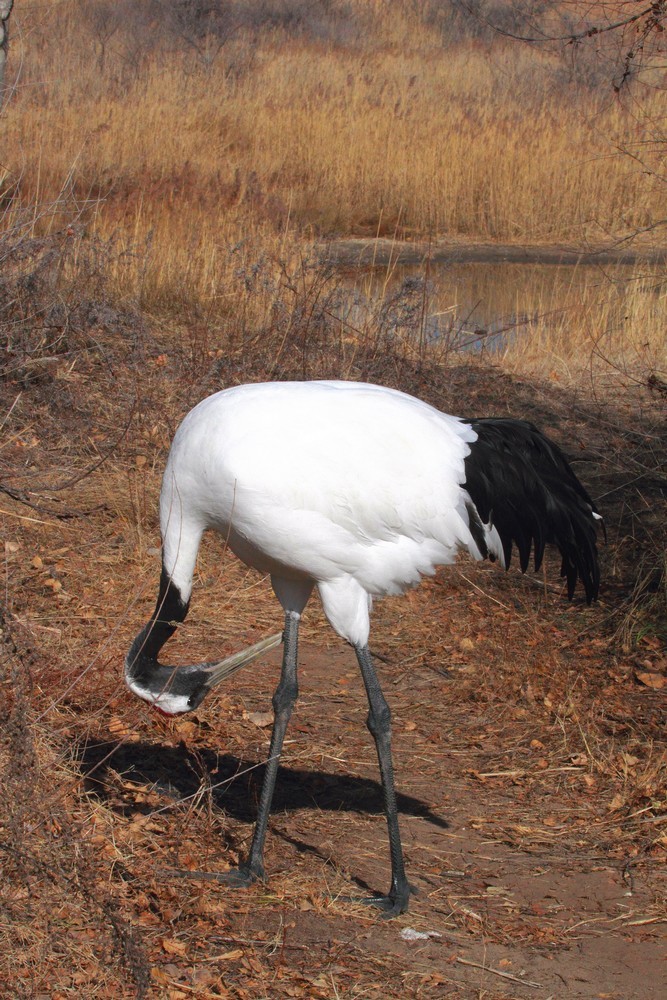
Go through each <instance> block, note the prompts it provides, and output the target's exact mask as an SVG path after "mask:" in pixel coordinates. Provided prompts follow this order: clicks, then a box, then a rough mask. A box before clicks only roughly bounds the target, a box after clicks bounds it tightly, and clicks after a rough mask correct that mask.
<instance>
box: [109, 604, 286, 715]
mask: <svg viewBox="0 0 667 1000" xmlns="http://www.w3.org/2000/svg"><path fill="white" fill-rule="evenodd" d="M150 628H151V623H149V625H147V626H146V628H145V629H143V630H142V631H141V632H140V633H139V635H138V636H137V637H136V639H135V640H134V642H133V643H132V645H131V646H130V650H129V652H128V654H127V656H126V658H125V683H126V684H127V686H128V687H129V689H130V691H132V692H133V693H134V694H136V695H138V696H139V698H143V699H144V701H147V702H148V703H149V704H150V705H152V706H153V707H154V708H156V709H157V710H158V711H159V712H161V713H162V714H163V715H181V714H182V713H183V712H191V711H192V710H193V709H195V708H197V707H198V706H199V705H200V704H201V703H202V701H203V700H204V698H205V697H206V695H207V694H208V692H209V691H211V690H212V689H213V688H214V687H216V686H217V685H218V684H219V683H220V682H221V681H223V680H224V679H225V678H226V677H230V676H231V674H234V673H236V671H237V670H240V669H241V667H245V666H247V665H248V664H249V663H252V662H253V660H256V659H257V657H258V656H261V655H262V653H265V652H268V650H270V649H273V648H274V646H277V645H278V644H279V643H280V642H282V632H277V633H276V634H275V635H272V636H270V637H269V638H268V639H262V640H260V642H257V643H255V644H254V646H250V647H249V648H248V649H244V650H242V652H240V653H234V654H232V656H228V657H227V658H226V659H224V660H220V661H219V662H218V663H198V664H194V665H192V666H183V667H168V666H164V665H163V664H161V663H159V662H158V659H157V656H156V655H155V653H154V652H153V649H152V643H151V641H150Z"/></svg>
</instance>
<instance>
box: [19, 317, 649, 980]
mask: <svg viewBox="0 0 667 1000" xmlns="http://www.w3.org/2000/svg"><path fill="white" fill-rule="evenodd" d="M91 310H92V311H91ZM66 319H67V323H68V325H67V326H65V327H64V328H63V332H62V338H61V339H60V340H59V341H58V343H57V344H56V346H55V347H54V348H53V349H52V350H51V351H50V352H47V353H45V352H44V351H42V352H41V353H40V350H41V348H40V347H39V344H38V343H36V341H34V340H29V339H25V340H24V341H22V342H21V343H19V341H18V339H15V342H14V346H13V347H12V351H9V352H8V354H7V356H6V366H5V380H4V382H3V384H2V386H1V387H0V392H1V393H2V415H3V420H4V426H3V433H4V439H3V446H2V451H1V452H0V462H1V463H2V468H1V473H2V474H1V476H0V483H1V484H2V491H3V492H2V503H1V507H2V514H1V516H2V519H3V540H4V542H5V561H4V586H3V591H4V595H3V596H4V605H5V609H4V615H3V624H2V628H3V644H2V654H1V655H2V676H1V678H0V683H1V685H2V700H1V701H0V712H1V713H2V731H1V732H2V735H1V757H0V765H1V767H2V772H1V774H0V785H1V787H0V792H1V797H2V802H3V809H2V812H1V813H0V856H1V858H2V871H1V874H0V883H1V886H0V942H1V944H0V982H2V983H4V984H8V985H6V986H3V987H0V992H1V990H2V989H4V990H5V995H7V996H8V997H9V996H11V997H30V998H33V997H50V998H52V1000H56V998H65V997H75V996H76V997H81V996H85V997H91V998H92V997H100V998H106V997H114V998H115V997H132V996H144V997H160V998H162V997H169V998H174V1000H176V998H186V997H187V998H189V997H191V996H199V997H234V998H236V997H240V998H245V997H248V998H253V1000H255V998H258V997H284V996H290V997H300V996H302V997H308V998H314V997H325V998H329V997H331V998H334V997H343V996H344V997H376V996H377V997H380V996H383V997H397V998H398V997H406V996H415V997H425V998H426V997H442V996H453V997H471V998H472V997H482V996H483V997H485V998H494V997H498V998H500V997H526V996H535V997H544V998H546V997H549V996H567V997H585V998H593V997H608V998H618V1000H621V998H623V1000H629V998H633V997H637V998H639V997H642V998H649V997H656V998H657V997H658V996H662V995H664V971H663V969H664V965H662V964H661V961H662V960H663V959H664V929H665V927H664V918H665V909H664V904H665V891H664V890H665V881H664V871H665V869H664V860H665V847H666V840H665V812H666V808H665V806H666V797H665V781H664V778H665V745H664V732H665V729H664V723H665V698H664V695H665V668H666V666H667V663H666V660H665V653H664V647H663V645H662V643H663V641H664V618H663V617H661V616H663V615H664V601H663V599H662V597H661V594H662V593H663V592H662V591H661V589H660V588H661V587H664V580H663V579H662V578H661V576H660V566H661V553H662V552H664V537H665V536H664V530H665V529H664V523H665V519H664V498H665V464H664V463H665V440H666V436H665V412H664V396H663V394H662V392H661V390H660V385H657V386H654V387H651V385H649V384H648V382H647V381H646V380H644V381H642V380H637V381H636V382H634V383H633V382H630V381H620V380H618V379H615V380H614V382H613V384H610V385H609V386H606V387H605V386H603V385H602V384H601V383H599V382H598V383H597V384H596V386H595V387H594V389H591V387H590V386H588V387H586V386H584V385H583V384H580V385H573V386H570V387H558V386H554V384H553V383H546V382H545V383H542V382H538V381H534V380H530V379H526V378H520V377H514V376H510V375H508V374H506V373H504V372H503V371H501V370H500V369H498V368H495V367H492V366H488V365H482V364H481V363H480V364H471V365H466V366H463V365H459V366H453V367H443V366H442V365H440V364H438V363H437V362H436V361H433V360H429V358H427V357H425V356H422V357H417V356H415V354H414V353H413V352H411V351H409V350H407V349H406V350H403V349H401V348H400V345H397V343H396V342H395V341H393V342H392V341H382V342H379V341H378V342H374V343H371V344H364V343H357V344H356V345H355V346H354V348H352V347H351V346H350V344H349V343H347V342H343V341H341V340H340V339H339V338H337V337H334V336H330V332H329V331H328V330H327V329H326V328H325V327H324V326H318V325H317V324H316V323H313V322H312V314H309V316H308V317H307V326H306V327H304V326H303V323H306V320H305V319H303V317H302V320H301V321H298V322H297V320H296V319H294V314H293V315H292V320H291V323H290V324H287V325H286V326H283V327H280V324H279V317H278V319H277V331H276V332H275V334H274V339H272V340H269V339H264V340H262V339H261V338H258V339H257V340H256V341H253V342H252V343H251V344H250V345H245V346H241V347H236V348H229V349H226V348H225V349H219V348H218V347H217V346H216V345H214V344H211V342H210V341H206V339H205V338H204V336H203V335H202V337H201V338H198V336H197V335H196V329H197V324H196V323H194V324H193V328H194V330H195V332H194V333H193V332H192V331H191V333H190V336H188V337H185V336H184V337H182V338H179V337H178V336H175V335H174V334H173V333H163V332H162V331H160V329H159V328H158V327H157V326H156V325H153V326H151V325H150V324H149V323H148V321H147V320H145V319H142V320H140V319H139V318H138V316H137V315H135V314H134V313H132V312H131V311H127V312H119V311H118V310H116V311H115V312H114V311H110V307H109V308H106V307H105V309H101V308H100V307H99V305H98V307H97V308H96V309H92V306H91V307H90V308H89V309H88V311H87V312H86V311H84V310H82V311H80V312H79V313H76V312H75V311H74V310H69V311H68V312H67V313H66ZM56 321H58V319H57V317H55V319H53V318H52V322H54V323H55V322H56ZM63 322H64V321H63ZM300 322H301V324H302V325H299V323H300ZM17 323H18V321H17ZM306 332H307V335H308V336H307V339H306V337H305V333H306ZM27 336H28V335H27V333H26V338H27ZM266 336H267V338H268V335H266ZM16 345H18V346H16ZM332 375H335V376H340V375H345V376H346V377H351V378H360V379H368V380H371V381H379V382H384V383H386V384H390V385H395V386H398V387H400V388H402V389H404V390H406V391H408V392H412V393H415V394H417V395H420V396H422V397H423V398H425V399H428V400H429V401H430V402H432V403H435V404H436V405H439V406H441V407H442V408H443V409H446V410H449V411H453V412H459V413H462V414H474V413H476V414H482V413H487V414H488V413H495V414H504V413H513V414H515V415H523V416H526V417H529V418H530V419H533V420H534V421H535V422H536V423H538V424H539V425H540V426H541V427H542V428H543V429H544V430H546V431H547V432H548V433H550V434H551V435H552V436H553V437H554V438H555V439H556V440H557V441H559V442H560V443H561V444H563V446H564V447H565V448H566V450H567V451H568V453H569V454H570V455H571V456H572V457H573V458H574V460H575V463H576V469H577V472H578V473H579V475H580V477H581V478H582V480H583V481H584V482H585V483H586V484H587V485H588V486H589V488H590V490H591V493H592V494H593V495H594V496H595V497H596V498H598V500H599V505H600V507H601V509H602V510H603V512H604V514H605V517H606V522H607V531H608V544H607V546H606V547H603V548H602V562H603V580H604V584H603V589H602V595H601V599H600V601H599V602H598V603H597V604H596V605H595V606H593V607H591V608H587V607H586V606H585V605H583V604H582V603H581V601H580V600H577V601H575V602H574V603H573V604H568V603H567V602H566V601H565V599H564V596H563V592H562V587H561V586H560V584H559V582H558V566H557V564H556V562H555V560H552V561H551V563H550V565H549V566H548V572H547V573H546V574H545V575H544V577H542V576H541V575H540V576H537V577H536V576H535V575H530V574H529V575H527V576H526V577H521V576H520V575H518V574H516V573H514V572H512V571H511V572H510V573H509V574H508V575H504V574H503V573H501V572H500V571H498V570H497V569H495V568H494V567H492V566H490V565H481V566H473V565H471V564H469V563H467V562H466V563H464V562H461V563H460V564H459V565H458V566H456V567H454V568H450V569H449V570H448V571H444V572H442V573H441V574H439V575H438V576H436V577H435V578H433V579H431V580H427V581H425V583H424V584H423V585H422V586H421V587H420V588H419V589H418V590H416V591H413V592H411V593H409V594H408V595H406V596H405V597H404V598H402V599H392V600H387V601H384V602H378V604H377V607H376V610H375V613H374V632H373V642H374V647H375V650H376V652H377V654H378V655H379V656H380V658H381V661H382V662H381V665H380V673H381V676H382V679H383V682H384V685H385V689H386V693H387V695H388V699H389V701H390V704H391V706H392V709H393V712H394V738H395V757H396V770H397V778H398V785H399V790H400V793H401V797H400V800H399V807H400V811H401V822H402V828H403V836H404V841H405V849H406V855H407V864H408V869H409V876H410V878H411V880H412V883H413V884H414V887H415V889H416V895H415V897H414V899H413V901H412V904H411V910H410V912H409V913H408V914H406V915H404V916H402V917H400V918H399V919H397V920H394V921H389V922H385V921H383V920H381V919H380V918H379V917H378V916H377V915H376V914H375V913H374V912H372V911H369V910H368V909H366V908H363V907H361V906H359V905H358V904H356V903H354V902H350V901H348V898H347V897H350V896H355V895H359V894H362V893H364V892H366V891H367V889H368V888H369V887H370V888H371V889H373V890H375V889H380V890H384V889H386V884H385V883H386V881H387V878H388V858H387V844H386V830H385V823H384V818H383V816H382V809H381V797H380V788H379V784H378V774H377V768H376V761H375V752H374V748H373V746H372V743H371V741H370V737H369V736H368V733H367V731H366V728H365V724H364V722H365V715H366V706H365V702H364V697H363V693H362V689H361V684H360V681H359V679H358V677H357V671H356V667H355V664H354V662H353V656H352V655H351V654H350V652H349V651H347V650H346V649H345V648H341V645H340V644H339V643H337V641H336V640H335V637H333V636H332V633H331V631H330V629H329V628H328V626H326V624H325V622H324V621H323V619H322V617H321V615H320V612H319V609H318V607H317V605H316V603H315V602H314V603H313V607H312V608H311V609H309V612H308V615H307V617H306V620H305V623H304V633H303V639H304V642H303V657H302V668H301V689H302V695H301V700H300V702H299V705H298V708H297V711H296V712H295V715H294V718H293V724H292V726H291V728H290V730H289V732H288V741H289V742H288V743H287V745H286V753H285V758H284V766H283V767H282V770H281V773H280V776H279V781H278V791H277V799H276V803H275V809H274V812H273V816H272V820H271V829H270V835H269V841H268V848H267V857H266V863H267V870H268V873H269V881H268V883H267V884H266V885H256V886H253V887H252V888H251V889H249V890H246V891H241V890H230V889H229V888H227V887H224V886H222V885H221V884H219V883H218V882H216V881H215V878H209V877H207V876H210V875H214V873H215V872H217V871H221V870H224V869H226V868H227V867H228V866H229V865H231V864H233V863H235V862H236V861H237V860H238V858H239V857H242V856H243V855H244V853H245V852H246V850H247V847H248V844H249V838H250V835H251V830H252V822H253V818H254V813H255V809H256V800H257V794H258V788H259V782H260V780H261V773H262V766H263V762H264V760H265V758H266V754H267V749H268V739H269V728H268V726H267V723H268V722H270V718H267V715H266V713H267V711H268V710H269V708H270V697H271V693H272V690H273V688H274V686H275V683H276V679H277V674H278V662H279V657H278V654H277V653H274V654H271V655H270V656H268V657H267V659H266V663H265V665H264V669H261V670H260V669H255V670H253V671H247V672H245V673H241V674H240V675H238V676H237V678H235V680H234V682H233V684H230V685H229V687H228V688H226V689H225V690H224V691H223V692H221V693H220V694H219V696H216V697H215V698H213V699H211V700H210V701H209V702H206V703H205V704H204V705H203V706H202V707H201V708H200V709H199V710H198V711H197V712H196V713H194V714H191V715H190V716H187V717H184V718H183V719H180V720H177V721H164V720H162V719H160V718H159V717H157V716H155V715H153V714H149V713H148V712H147V710H146V707H145V705H144V703H143V702H139V701H138V700H136V699H134V698H133V697H132V696H131V695H130V694H129V692H128V691H127V690H126V689H125V687H124V684H123V681H122V663H123V658H124V655H125V651H126V649H127V647H128V644H129V642H130V640H131V638H132V637H133V635H134V634H135V633H136V631H137V628H138V626H139V625H140V624H141V623H142V622H143V621H144V620H145V619H146V618H147V616H148V614H149V613H150V610H151V609H152V606H153V601H154V596H155V589H156V584H157V575H158V563H159V557H158V554H157V550H156V546H157V545H158V541H159V539H158V533H157V521H156V500H157V493H158V489H159V480H160V474H161V469H162V466H163V464H164V459H165V455H166V449H167V447H168V443H169V439H170V437H171V435H172V433H173V430H174V428H175V426H176V424H177V422H178V420H179V419H180V417H181V416H182V415H183V413H184V412H185V411H186V410H187V409H188V407H189V406H191V405H192V404H193V403H194V402H195V401H196V400H197V399H199V398H201V397H202V396H203V395H205V394H206V393H207V392H210V391H213V390H214V389H216V388H219V387H221V386H223V385H228V384H232V383H235V382H240V381H244V380H258V379H261V378H266V377H273V378H286V377H320V376H332ZM663 596H664V595H663ZM280 626H281V615H280V611H279V608H278V606H277V604H276V602H275V601H274V599H273V598H272V596H271V593H270V588H269V586H268V584H267V581H266V580H263V579H261V578H259V577H257V576H256V575H254V574H252V573H250V572H248V571H247V570H246V569H245V568H244V567H243V566H241V565H240V564H239V563H238V562H237V561H235V560H234V559H233V558H232V557H231V556H230V555H229V554H228V553H226V552H224V551H223V549H222V547H221V546H220V544H219V543H218V542H216V541H215V540H213V539H210V540H209V541H208V542H207V544H206V545H205V547H204V550H203V553H202V556H201V560H200V567H199V576H198V580H197V586H196V589H195V593H194V598H193V603H192V611H191V616H190V618H189V619H188V621H187V623H186V624H185V626H184V627H183V628H182V629H180V630H179V634H178V635H177V636H176V637H175V638H174V640H173V641H172V643H171V648H170V651H169V653H170V655H169V658H170V661H171V662H183V661H185V660H190V661H191V660H193V659H196V658H197V657H199V656H200V654H201V658H202V659H203V658H210V656H211V655H212V654H213V653H215V654H216V655H217V654H220V655H222V654H224V653H226V652H228V651H231V650H232V649H234V648H241V647H242V646H243V645H244V644H245V643H247V642H249V641H254V640H255V639H257V638H259V637H261V636H264V635H266V634H269V633H270V632H273V631H276V630H277V629H278V628H280ZM408 928H411V929H412V930H414V931H417V932H419V933H421V934H426V935H428V936H427V937H421V938H417V940H412V941H411V940H406V934H405V932H406V931H407V929H408ZM407 936H408V938H409V937H410V935H407ZM7 991H8V992H7Z"/></svg>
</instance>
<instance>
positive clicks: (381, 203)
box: [3, 2, 663, 310]
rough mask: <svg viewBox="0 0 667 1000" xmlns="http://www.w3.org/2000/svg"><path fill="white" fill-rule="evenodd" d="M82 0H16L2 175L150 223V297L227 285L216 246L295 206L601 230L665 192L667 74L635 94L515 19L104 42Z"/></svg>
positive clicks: (211, 295) (332, 217)
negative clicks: (513, 32) (576, 74)
mask: <svg viewBox="0 0 667 1000" xmlns="http://www.w3.org/2000/svg"><path fill="white" fill-rule="evenodd" d="M88 6H89V5H86V4H79V3H76V2H73V3H70V4H67V5H64V6H63V5H59V7H58V8H57V9H53V10H48V9H47V10H46V11H44V10H35V11H28V12H26V14H25V15H24V17H25V19H26V20H25V21H24V22H22V33H21V34H16V38H15V48H16V50H22V65H21V76H20V78H19V80H18V85H17V90H16V93H15V95H14V97H13V99H12V101H11V102H10V103H9V105H8V107H7V108H6V110H5V113H4V122H3V128H4V134H5V137H6V138H5V146H4V149H5V152H4V154H3V169H4V171H5V173H6V177H5V181H4V187H5V189H6V190H7V191H8V192H10V191H13V192H14V195H15V198H16V199H18V202H19V203H21V204H22V205H23V206H24V207H29V206H31V205H40V204H43V203H44V202H45V201H47V202H48V201H54V200H55V199H56V197H58V196H63V195H64V196H66V197H67V198H69V199H70V200H71V201H73V202H75V203H76V204H78V205H79V206H82V209H83V216H84V218H85V220H86V221H88V220H90V222H91V224H92V225H93V226H94V228H95V230H96V231H97V232H99V233H100V234H101V235H103V236H106V237H108V236H109V234H111V233H113V232H116V231H117V230H120V231H121V232H122V233H123V239H125V240H127V239H130V240H132V242H133V244H134V245H135V246H137V245H143V243H144V241H145V240H146V239H147V238H148V234H149V233H150V241H151V248H152V253H151V259H150V262H149V264H148V266H147V269H146V271H145V272H142V273H141V275H137V274H136V273H135V274H134V276H133V281H134V286H133V291H136V288H137V285H138V284H139V283H141V287H142V291H143V293H144V294H146V295H147V300H148V301H149V302H150V303H151V304H155V305H157V304H160V305H168V304H169V302H170V301H172V302H173V300H174V299H176V300H178V299H180V298H182V297H183V296H184V295H186V294H187V297H188V298H189V299H190V300H191V301H195V302H197V303H198V304H199V305H200V306H201V308H203V309H204V310H206V309H207V308H210V307H211V306H212V305H219V304H220V303H221V302H224V299H225V283H224V278H223V279H222V280H221V276H220V272H221V269H222V271H223V272H224V269H225V261H224V256H225V254H224V248H225V247H227V246H229V245H233V244H236V243H238V242H240V241H241V240H242V239H244V238H245V237H246V236H247V235H248V233H249V232H250V233H251V234H254V233H255V232H257V230H258V228H259V231H262V230H269V231H271V230H273V231H276V230H278V231H280V232H282V231H284V229H285V227H286V226H287V224H288V222H290V223H295V224H297V225H298V226H300V227H305V226H312V227H313V229H314V231H315V232H319V233H322V232H324V233H327V232H332V231H341V230H343V231H345V232H361V233H368V234H375V233H377V232H381V233H389V234H392V233H395V232H400V233H402V234H420V235H424V234H431V235H442V234H447V235H448V236H450V237H455V236H457V235H462V234H463V235H473V236H475V237H476V238H486V239H503V240H517V241H532V242H536V241H548V240H553V239H569V240H573V241H578V242H582V241H584V240H586V239H588V240H593V241H596V242H597V241H599V240H600V239H602V238H604V239H607V238H609V237H614V236H618V235H626V234H627V233H628V232H629V231H632V230H634V229H636V228H642V227H646V226H651V225H652V224H653V223H654V222H655V220H656V218H657V217H659V216H660V214H661V212H660V202H661V200H662V188H661V186H660V182H659V174H660V169H661V157H662V148H663V146H661V145H659V144H657V143H656V139H657V138H658V136H657V134H656V128H657V125H656V122H657V121H658V119H659V106H660V101H661V95H660V93H658V94H654V95H653V96H651V94H650V93H647V94H646V95H643V97H642V100H641V102H639V101H637V102H635V101H634V98H633V99H632V100H630V98H628V101H627V106H626V105H624V103H623V102H621V101H619V100H614V99H613V97H612V94H611V91H610V90H609V89H607V90H605V89H604V88H603V87H600V88H598V89H590V88H585V87H583V86H582V85H580V84H577V83H576V82H572V81H569V82H568V67H567V65H566V64H565V63H564V62H563V61H562V60H559V59H558V58H557V57H556V56H555V55H551V54H547V53H543V52H540V51H538V50H533V49H529V48H525V47H524V48H521V47H516V46H512V45H510V44H507V43H505V42H503V41H502V40H497V41H496V42H495V43H493V44H491V43H489V44H481V43H479V42H476V41H474V40H470V39H468V40H465V39H463V40H461V41H460V43H459V44H458V45H454V46H452V45H450V46H448V47H447V48H446V49H445V50H444V51H443V43H442V37H441V35H440V33H439V31H438V30H436V28H435V27H433V26H429V25H428V24H426V23H424V22H422V21H420V20H419V19H418V18H416V16H415V14H414V11H413V10H412V8H411V7H409V6H404V5H402V4H396V5H392V8H391V10H388V9H385V8H384V7H382V8H381V9H380V8H378V9H377V11H376V12H375V14H373V8H372V7H368V6H367V5H359V6H358V7H357V5H354V4H353V5H348V8H347V9H348V10H349V9H351V10H352V11H353V17H352V20H351V23H352V24H353V25H355V26H356V28H357V31H358V36H356V37H355V38H354V44H352V42H344V41H339V42H335V41H334V42H333V43H332V42H329V43H328V44H322V43H321V42H318V41H317V40H316V39H314V38H312V37H308V36H305V37H304V36H303V35H302V36H300V37H297V38H294V37H290V36H289V35H286V34H285V33H284V30H283V29H273V30H270V29H269V28H266V27H265V28H264V29H263V30H253V31H252V32H251V31H250V30H249V29H245V30H239V31H237V32H235V33H234V35H233V37H232V38H231V39H230V40H229V41H227V43H226V44H225V45H224V46H223V47H222V49H221V50H220V52H219V53H218V54H217V57H216V58H215V59H213V61H207V60H206V58H204V55H202V53H201V52H199V53H197V52H196V51H193V49H192V47H191V46H190V47H188V46H187V45H186V44H185V42H184V41H183V38H179V37H178V36H171V37H170V36H167V37H166V40H164V43H163V44H162V45H157V46H156V45H155V44H154V43H153V44H152V46H151V45H148V40H149V39H150V27H149V26H147V25H146V24H142V22H141V21H138V22H137V21H136V19H135V21H132V22H131V23H130V26H129V27H128V28H126V29H125V28H123V26H122V23H121V24H120V26H119V27H118V30H117V31H116V33H115V34H114V35H113V38H112V40H111V41H110V42H109V44H108V49H107V51H105V55H104V61H103V63H102V59H101V56H100V43H99V38H100V29H99V28H98V27H97V26H96V25H97V22H96V21H95V19H94V17H93V16H92V15H90V14H89V15H86V9H87V8H88ZM98 6H99V5H98ZM340 16H341V17H342V16H343V15H342V13H341V14H340ZM348 19H349V17H348ZM334 23H335V22H334ZM141 30H143V32H144V35H145V41H146V54H143V55H142V56H141V58H139V55H138V54H137V52H136V47H137V45H138V42H139V40H140V38H141ZM154 34H158V35H159V33H157V31H156V30H154ZM138 36H139V37H138ZM94 52H97V53H98V58H97V59H95V58H91V53H94ZM624 149H630V150H631V152H632V153H633V154H635V155H636V157H637V158H633V157H632V156H627V155H623V153H622V150H624ZM646 167H648V168H650V169H651V170H653V171H655V173H654V174H651V173H647V172H646ZM91 199H92V205H91V204H90V200H91ZM221 258H222V259H221ZM128 274H129V272H128V271H126V272H125V274H124V278H123V281H124V282H125V283H127V280H128Z"/></svg>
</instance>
